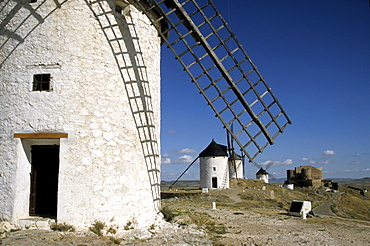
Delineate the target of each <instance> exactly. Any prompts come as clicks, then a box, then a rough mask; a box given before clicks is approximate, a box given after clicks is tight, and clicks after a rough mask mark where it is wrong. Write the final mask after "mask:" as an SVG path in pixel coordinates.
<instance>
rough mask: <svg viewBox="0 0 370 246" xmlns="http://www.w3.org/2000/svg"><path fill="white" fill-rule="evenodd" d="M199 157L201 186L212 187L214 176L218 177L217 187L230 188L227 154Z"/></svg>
mask: <svg viewBox="0 0 370 246" xmlns="http://www.w3.org/2000/svg"><path fill="white" fill-rule="evenodd" d="M199 159H200V188H209V189H212V177H217V188H229V169H228V157H227V156H215V157H212V156H211V157H200V158H199ZM214 169H215V170H214Z"/></svg>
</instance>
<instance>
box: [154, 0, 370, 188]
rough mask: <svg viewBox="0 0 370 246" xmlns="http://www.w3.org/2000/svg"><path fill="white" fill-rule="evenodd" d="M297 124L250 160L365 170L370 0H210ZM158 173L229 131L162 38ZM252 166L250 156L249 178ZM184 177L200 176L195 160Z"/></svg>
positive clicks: (170, 170)
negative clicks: (160, 161)
mask: <svg viewBox="0 0 370 246" xmlns="http://www.w3.org/2000/svg"><path fill="white" fill-rule="evenodd" d="M214 3H215V5H216V7H217V8H218V9H219V10H220V11H221V14H222V16H223V17H224V19H225V20H226V21H227V22H228V23H229V26H230V28H231V30H232V31H233V32H234V33H235V35H236V37H237V39H238V40H239V42H240V43H241V44H242V45H243V47H244V49H245V50H246V52H247V53H248V55H249V56H250V57H251V59H252V61H253V62H254V64H255V65H256V66H257V67H258V69H259V71H260V73H261V74H262V76H263V77H264V78H265V81H266V82H267V84H268V85H269V86H270V87H271V88H272V91H273V93H274V94H275V96H276V97H277V98H278V99H279V101H280V103H281V104H282V106H283V108H284V109H285V110H286V112H287V114H288V116H289V117H290V119H291V120H292V122H293V124H292V125H290V126H288V127H287V128H286V129H285V131H284V133H282V134H280V135H279V136H278V137H277V138H276V139H275V144H274V145H270V146H268V147H267V148H266V149H265V150H264V152H263V153H261V154H260V155H259V156H258V157H257V158H256V162H257V163H260V164H264V163H266V162H268V161H269V160H273V161H274V165H273V166H272V167H271V168H270V169H269V170H268V171H269V172H270V173H272V174H273V175H274V176H275V177H276V178H284V177H286V170H287V169H294V167H298V166H301V165H312V166H315V167H323V172H324V178H363V177H370V8H369V1H368V0H310V1H307V0H279V1H276V0H258V1H255V0H215V1H214ZM162 48H163V50H162V71H161V74H162V102H161V105H162V112H161V114H162V118H161V121H162V122H161V153H162V165H161V168H162V173H161V177H162V180H167V181H170V180H175V179H176V178H177V177H178V176H179V175H180V174H181V173H182V172H183V171H184V170H185V169H186V167H187V166H188V165H189V164H190V162H191V161H192V160H194V159H195V158H196V157H197V156H198V154H199V152H201V151H202V150H203V149H204V148H206V147H207V145H208V144H209V143H210V142H211V141H212V139H215V141H216V142H217V143H219V144H223V145H226V133H225V130H224V129H223V127H222V125H221V123H220V122H219V120H218V119H217V118H215V117H214V113H213V111H212V109H211V108H210V107H209V106H208V105H207V104H206V101H205V99H204V98H203V96H202V95H200V94H199V93H198V89H197V88H196V87H195V85H194V84H192V83H191V82H190V79H189V77H188V75H187V74H186V73H185V72H184V71H182V68H181V67H180V65H179V64H178V62H177V61H176V60H175V59H174V56H173V55H172V53H171V51H170V50H169V49H166V47H165V46H163V47H162ZM257 170H258V169H257V167H255V166H254V165H253V164H251V163H248V164H247V168H246V172H247V178H255V173H256V172H257ZM182 179H183V180H196V179H199V164H198V163H196V164H194V165H193V166H192V167H191V168H190V169H189V171H188V172H187V173H186V174H185V175H184V176H183V178H182Z"/></svg>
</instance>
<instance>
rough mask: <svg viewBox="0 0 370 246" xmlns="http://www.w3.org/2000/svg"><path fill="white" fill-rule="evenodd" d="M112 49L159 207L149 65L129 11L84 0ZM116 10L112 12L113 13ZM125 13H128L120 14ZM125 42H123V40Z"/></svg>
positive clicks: (155, 132) (158, 182) (156, 152)
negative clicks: (147, 65) (146, 63)
mask: <svg viewBox="0 0 370 246" xmlns="http://www.w3.org/2000/svg"><path fill="white" fill-rule="evenodd" d="M85 2H86V4H87V5H88V6H89V8H90V10H91V11H92V13H93V14H94V16H95V18H96V19H97V20H98V22H99V24H100V26H101V30H102V31H103V33H104V35H105V37H106V38H107V41H108V42H109V44H110V47H111V49H112V54H113V56H114V57H115V60H116V63H117V67H118V68H119V70H120V73H121V77H122V81H123V83H124V85H125V89H126V94H127V97H128V99H129V104H130V109H131V113H132V116H133V118H134V120H135V124H136V128H137V130H138V134H139V138H140V143H141V146H142V150H143V156H144V160H145V164H146V167H147V172H148V176H149V181H150V186H151V191H152V196H153V202H154V206H155V209H156V211H157V212H159V209H160V199H161V198H160V170H159V165H160V163H159V146H158V142H157V139H158V137H159V136H157V130H156V128H155V119H154V110H153V105H152V100H151V93H150V87H149V81H148V74H147V67H146V65H145V61H144V57H143V55H142V51H141V47H140V40H139V37H138V35H137V31H136V29H135V24H134V22H133V19H132V16H131V15H130V11H126V10H125V9H123V8H118V10H119V11H117V6H116V5H115V4H114V3H112V2H107V1H105V0H100V1H99V0H98V1H94V2H90V1H87V0H85ZM112 13H113V14H112ZM121 13H125V14H121ZM122 42H123V43H122Z"/></svg>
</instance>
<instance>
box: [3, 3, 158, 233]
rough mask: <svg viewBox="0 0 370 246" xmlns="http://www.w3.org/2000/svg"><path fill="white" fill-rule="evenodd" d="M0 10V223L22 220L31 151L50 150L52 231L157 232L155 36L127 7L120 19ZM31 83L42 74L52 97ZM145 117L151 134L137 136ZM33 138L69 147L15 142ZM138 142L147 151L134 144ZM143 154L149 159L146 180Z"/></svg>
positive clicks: (24, 6)
mask: <svg viewBox="0 0 370 246" xmlns="http://www.w3.org/2000/svg"><path fill="white" fill-rule="evenodd" d="M23 2H27V1H23ZM0 5H1V6H0V7H1V8H2V9H3V10H2V12H1V13H0V21H1V25H2V27H3V32H2V34H1V35H0V44H1V46H2V48H1V49H0V50H1V51H0V62H1V63H0V64H1V67H0V105H1V107H0V129H1V131H0V204H1V206H0V220H8V221H11V222H12V223H16V221H17V220H18V219H20V218H24V217H28V216H29V200H30V198H29V195H30V178H29V173H30V171H31V154H30V148H31V146H32V145H49V144H51V145H54V144H56V145H60V153H59V156H60V160H59V178H58V206H57V221H58V222H67V223H69V224H73V225H76V226H77V227H79V226H81V227H86V226H89V225H91V224H92V223H93V222H94V221H103V222H106V223H108V224H115V225H125V224H126V223H128V222H131V223H133V225H134V226H135V227H145V226H148V225H150V224H152V223H155V221H156V219H158V215H157V213H158V208H159V202H158V196H159V194H158V190H159V188H155V189H153V187H159V183H158V182H159V169H160V166H159V162H158V159H159V128H160V75H159V71H160V39H159V38H158V34H157V32H156V30H155V28H154V27H153V26H150V24H149V20H148V19H147V17H146V16H145V15H143V14H141V13H140V12H139V11H138V10H137V9H136V8H135V7H133V6H132V5H131V6H129V9H128V10H129V11H128V13H126V15H121V14H119V13H115V11H114V7H115V1H110V0H109V1H95V2H91V1H83V0H69V1H68V0H66V1H62V0H56V1H54V0H45V1H37V2H36V3H22V1H5V2H2V3H0ZM34 74H50V75H51V90H50V91H32V80H33V75H34ZM143 100H144V101H145V103H143ZM143 108H145V109H147V110H148V111H149V112H150V113H149V115H146V116H147V117H146V119H147V120H148V119H149V121H150V122H149V123H150V124H151V125H153V126H152V127H151V128H150V129H149V128H145V127H142V126H143V125H148V123H147V122H145V120H144V119H143V118H145V117H144V116H145V115H143V113H138V111H140V110H142V109H143ZM140 127H141V128H140ZM140 129H146V130H140ZM148 129H149V130H151V132H149V133H148V131H149V130H148ZM143 131H146V132H145V133H143ZM35 132H63V133H68V138H61V139H19V138H14V137H13V134H14V133H35ZM145 134H149V135H150V140H151V143H153V144H152V145H151V148H150V149H149V147H145V145H143V144H142V142H141V141H140V140H145V139H143V136H144V135H145ZM153 146H154V147H153ZM144 153H146V154H147V153H152V154H153V155H152V156H153V159H151V160H150V161H151V167H150V169H152V170H155V171H154V172H152V173H149V172H148V169H149V168H148V160H147V159H146V158H145V157H144ZM153 163H154V164H153Z"/></svg>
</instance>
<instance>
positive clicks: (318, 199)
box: [162, 179, 370, 245]
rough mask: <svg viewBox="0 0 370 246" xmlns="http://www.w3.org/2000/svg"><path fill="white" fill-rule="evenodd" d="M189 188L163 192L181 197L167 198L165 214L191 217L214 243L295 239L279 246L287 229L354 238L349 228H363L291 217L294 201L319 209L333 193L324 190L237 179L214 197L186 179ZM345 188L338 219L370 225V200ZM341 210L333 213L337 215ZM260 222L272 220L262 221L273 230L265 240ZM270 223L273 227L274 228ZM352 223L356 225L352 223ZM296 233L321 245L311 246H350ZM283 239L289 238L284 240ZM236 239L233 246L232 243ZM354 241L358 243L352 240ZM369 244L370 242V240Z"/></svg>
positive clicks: (213, 194) (271, 242)
mask: <svg viewBox="0 0 370 246" xmlns="http://www.w3.org/2000/svg"><path fill="white" fill-rule="evenodd" d="M184 184H185V187H184V190H181V186H182V183H179V184H177V186H176V188H177V190H176V189H174V190H172V191H169V190H163V193H167V194H171V193H172V194H175V196H176V197H175V198H171V199H164V200H162V205H163V207H164V213H165V214H167V218H172V217H173V216H176V215H183V216H188V217H189V218H191V221H192V222H193V223H195V224H197V225H198V227H200V228H202V229H203V230H205V231H206V232H207V233H208V234H209V235H210V236H211V239H212V241H213V243H214V244H215V245H238V244H234V243H235V242H239V241H238V240H236V241H235V238H240V243H244V242H245V240H249V239H248V238H246V237H245V234H247V235H249V236H250V238H252V239H253V240H252V239H250V240H252V241H250V242H251V244H246V245H253V244H252V243H254V244H258V245H259V244H261V243H262V244H271V245H272V244H274V245H284V243H283V241H284V240H287V241H286V242H288V241H289V240H294V238H289V237H288V236H286V235H285V236H284V235H280V240H283V241H281V242H282V243H281V244H280V243H278V244H276V243H277V242H275V240H274V239H272V238H273V237H272V236H273V234H274V233H275V234H276V235H279V234H281V233H283V231H284V230H287V231H285V233H292V231H295V230H296V229H298V228H299V231H300V230H305V229H307V230H310V228H311V229H312V230H318V229H320V230H322V231H329V230H330V231H331V233H332V234H331V236H333V235H335V234H336V233H338V234H342V232H341V230H342V231H343V230H346V231H347V232H348V233H349V234H351V235H357V234H354V232H350V231H348V230H349V229H348V228H347V227H348V225H350V224H351V227H352V228H357V226H360V227H362V226H363V225H362V224H357V222H349V221H344V222H343V221H341V220H338V219H334V218H309V219H307V220H305V221H303V220H301V219H299V218H296V217H292V216H288V215H287V211H288V209H289V207H290V203H291V201H292V200H308V201H311V203H312V206H313V207H316V206H318V205H320V204H321V203H322V202H323V201H326V200H327V199H329V198H330V197H331V196H332V194H333V193H332V192H326V191H325V190H324V189H323V188H322V189H308V188H301V189H297V190H288V189H285V188H282V187H279V186H277V185H273V184H265V183H262V182H260V181H257V180H247V179H240V180H238V181H236V180H231V188H230V189H225V190H212V191H210V192H209V193H201V192H200V191H199V189H198V190H197V189H196V188H195V187H196V182H194V181H185V182H184ZM198 187H199V186H198ZM341 189H343V191H344V192H345V193H344V194H343V195H342V196H343V197H342V198H341V199H340V200H339V199H338V202H337V203H336V204H335V207H334V206H333V208H337V210H338V211H340V214H339V213H338V215H340V216H342V217H346V218H356V219H362V220H369V221H370V216H368V214H366V210H367V211H370V210H369V209H368V206H369V205H370V202H369V196H368V195H366V196H364V197H360V196H359V194H357V193H359V192H358V191H357V193H356V192H355V190H352V191H351V190H348V188H345V187H341ZM182 191H184V192H182ZM350 201H353V203H356V204H358V205H360V206H361V207H362V208H364V209H363V210H362V209H356V206H352V205H351V204H353V203H351V202H350ZM212 202H215V203H216V206H217V209H216V210H214V209H212ZM348 205H351V209H352V210H350V209H348V208H347V207H348ZM337 210H334V211H335V212H336V211H337ZM242 218H244V219H242ZM260 220H265V221H269V222H266V223H267V224H266V223H262V224H263V225H264V226H268V228H269V229H268V230H269V232H268V233H267V232H266V236H261V234H263V228H261V226H260V224H261V223H259V222H261V221H260ZM253 222H254V223H256V225H253V226H252V225H251V224H252V223H253ZM269 223H272V224H271V225H270V224H269ZM276 223H278V224H279V226H276ZM352 223H356V224H355V225H353V224H352ZM251 226H252V227H251ZM283 227H284V228H285V229H284V230H283V229H282V228H283ZM365 227H366V228H367V229H366V230H369V229H370V227H369V226H365ZM272 228H275V229H272ZM279 231H280V232H279ZM335 231H336V232H335ZM357 231H358V230H357ZM360 231H362V230H360ZM312 233H313V232H312ZM313 234H314V233H313ZM313 234H312V235H313ZM295 235H296V236H297V238H296V239H298V238H299V237H302V238H307V237H309V238H310V240H313V241H314V242H316V244H309V245H321V244H327V245H345V244H346V243H345V242H344V241H342V242H339V241H337V244H331V243H328V242H327V241H326V240H327V238H326V237H327V235H324V233H323V235H320V237H319V238H311V236H312V235H311V236H308V235H305V236H303V234H302V231H300V233H298V232H296V233H295ZM357 236H358V235H357ZM282 237H287V238H286V239H283V238H282ZM269 238H270V239H269ZM233 240H234V242H232V241H233ZM266 240H267V241H266ZM269 240H270V241H269ZM271 240H272V241H271ZM315 240H316V241H315ZM351 240H352V242H353V239H351ZM305 241H306V239H302V241H299V240H298V241H297V242H305ZM258 242H259V243H258ZM333 242H335V241H333ZM346 242H347V241H346ZM350 242H351V241H348V242H347V243H350ZM367 242H369V240H368V241H367ZM358 243H359V242H358ZM360 244H361V243H360ZM239 245H240V244H239Z"/></svg>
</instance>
